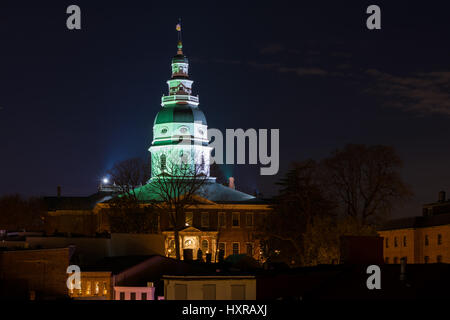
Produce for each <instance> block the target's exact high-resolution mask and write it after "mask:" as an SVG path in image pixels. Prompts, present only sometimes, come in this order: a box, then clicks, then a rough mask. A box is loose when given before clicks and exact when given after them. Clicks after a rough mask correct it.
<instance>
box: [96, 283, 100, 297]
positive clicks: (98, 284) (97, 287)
mask: <svg viewBox="0 0 450 320" xmlns="http://www.w3.org/2000/svg"><path fill="white" fill-rule="evenodd" d="M99 293H100V283H99V282H98V281H95V294H96V295H98V294H99Z"/></svg>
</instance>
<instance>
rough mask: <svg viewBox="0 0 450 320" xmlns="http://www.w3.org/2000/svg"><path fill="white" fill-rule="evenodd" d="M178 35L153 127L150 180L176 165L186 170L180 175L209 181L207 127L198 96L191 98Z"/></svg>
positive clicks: (187, 66)
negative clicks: (159, 108) (166, 89)
mask: <svg viewBox="0 0 450 320" xmlns="http://www.w3.org/2000/svg"><path fill="white" fill-rule="evenodd" d="M180 32H181V30H179V31H178V34H179V35H178V46H177V47H178V50H177V54H176V55H175V56H174V57H173V58H172V77H171V78H170V79H169V80H167V85H168V87H169V95H163V96H162V98H161V110H160V111H159V112H158V114H157V115H156V118H155V122H154V125H153V141H152V145H151V147H150V149H149V151H150V152H151V159H152V178H153V179H154V178H158V176H161V175H162V174H164V173H168V172H171V171H173V168H171V167H170V166H171V165H172V164H177V163H183V164H185V165H187V166H188V167H189V170H188V171H184V172H192V173H193V175H196V176H197V175H205V176H207V177H209V164H210V153H211V148H210V147H209V146H208V135H207V130H208V126H207V123H206V118H205V115H204V113H203V111H201V110H200V108H199V106H198V105H199V98H198V96H194V95H192V84H193V81H192V80H190V79H189V73H188V72H189V62H188V59H187V57H186V56H185V55H184V54H183V44H182V42H181V33H180ZM169 174H171V173H169Z"/></svg>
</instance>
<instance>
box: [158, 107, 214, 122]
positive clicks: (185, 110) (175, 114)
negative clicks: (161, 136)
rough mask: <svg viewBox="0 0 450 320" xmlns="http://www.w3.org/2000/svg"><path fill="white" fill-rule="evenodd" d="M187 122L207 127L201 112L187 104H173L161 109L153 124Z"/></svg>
mask: <svg viewBox="0 0 450 320" xmlns="http://www.w3.org/2000/svg"><path fill="white" fill-rule="evenodd" d="M172 122H177V123H178V122H189V123H198V124H203V125H207V123H206V117H205V114H204V113H203V111H202V110H200V109H199V108H198V107H193V106H190V105H188V104H186V105H182V104H175V105H173V106H166V107H164V108H162V109H161V110H160V111H159V112H158V114H157V115H156V118H155V122H154V124H155V125H156V124H163V123H172Z"/></svg>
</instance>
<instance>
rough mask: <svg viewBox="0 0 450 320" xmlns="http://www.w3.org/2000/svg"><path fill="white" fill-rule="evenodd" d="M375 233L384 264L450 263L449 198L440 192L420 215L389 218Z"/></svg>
mask: <svg viewBox="0 0 450 320" xmlns="http://www.w3.org/2000/svg"><path fill="white" fill-rule="evenodd" d="M378 233H379V234H380V236H382V237H383V238H384V260H385V262H386V263H395V264H396V263H400V260H401V259H402V258H404V259H406V261H407V263H450V200H447V199H446V198H445V192H444V191H441V192H439V197H438V201H437V202H433V203H428V204H424V205H423V213H422V216H418V217H411V218H403V219H396V220H391V221H389V222H388V223H387V224H386V225H385V226H384V227H383V228H381V229H380V230H379V231H378Z"/></svg>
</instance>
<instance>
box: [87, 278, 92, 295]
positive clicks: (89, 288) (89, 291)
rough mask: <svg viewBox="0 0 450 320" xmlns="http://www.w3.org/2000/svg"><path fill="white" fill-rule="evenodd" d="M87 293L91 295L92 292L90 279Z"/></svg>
mask: <svg viewBox="0 0 450 320" xmlns="http://www.w3.org/2000/svg"><path fill="white" fill-rule="evenodd" d="M86 294H87V295H90V294H91V282H90V281H88V282H87V286H86Z"/></svg>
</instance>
